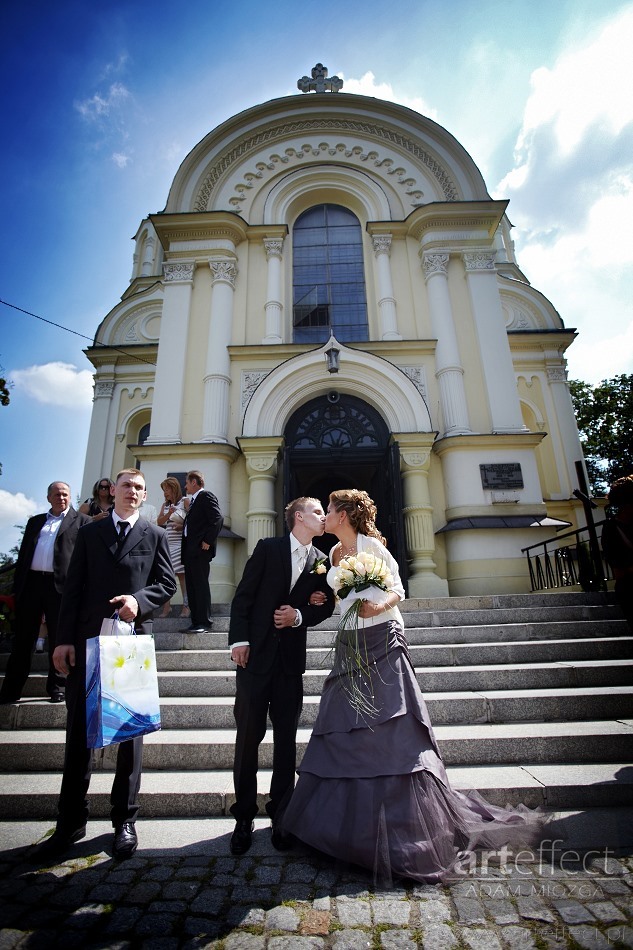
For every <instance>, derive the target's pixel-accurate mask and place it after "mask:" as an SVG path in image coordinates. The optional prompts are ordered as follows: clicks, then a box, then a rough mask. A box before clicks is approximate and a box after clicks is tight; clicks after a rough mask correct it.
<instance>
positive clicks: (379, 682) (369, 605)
mask: <svg viewBox="0 0 633 950" xmlns="http://www.w3.org/2000/svg"><path fill="white" fill-rule="evenodd" d="M375 519H376V506H375V505H374V503H373V501H372V500H371V498H370V497H369V495H368V494H367V493H366V492H364V491H358V490H357V489H350V490H348V489H345V490H342V491H335V492H332V494H331V495H330V503H329V505H328V509H327V515H326V520H325V530H326V532H329V533H331V534H334V535H336V537H337V538H338V539H339V540H338V543H337V544H336V545H335V546H334V547H333V548H332V550H331V552H330V561H331V565H332V566H331V567H330V570H329V571H328V583H329V584H330V586H332V587H334V588H335V589H337V587H339V588H340V583H341V580H340V571H339V570H338V566H339V564H340V562H341V560H343V559H344V558H350V557H352V556H356V555H359V554H362V553H363V552H365V553H366V554H374V555H375V556H376V557H377V558H379V559H382V560H383V561H384V562H385V565H386V568H387V570H388V572H389V573H388V574H387V578H388V580H387V583H388V589H387V590H380V589H379V588H377V587H372V588H371V589H370V590H369V591H367V594H366V596H367V595H369V596H371V598H372V599H371V600H369V599H367V600H363V601H362V605H361V607H360V610H359V612H358V647H357V649H358V650H359V652H360V654H362V657H358V656H357V657H356V659H357V660H361V662H360V664H358V662H357V664H356V666H355V667H354V664H350V662H349V652H347V653H346V650H345V647H344V645H341V642H340V641H341V637H342V636H345V634H343V635H342V634H341V633H339V634H338V637H337V640H338V641H339V642H338V643H337V645H336V648H335V663H334V668H333V669H332V671H331V673H330V674H329V675H328V677H327V679H326V681H325V684H324V687H323V693H322V697H321V702H320V706H319V713H318V716H317V719H316V723H315V725H314V729H313V731H312V736H311V738H310V741H309V743H308V747H307V749H306V753H305V756H304V758H303V761H302V763H301V765H300V767H299V769H298V771H299V781H298V782H297V785H296V787H295V790H294V792H293V795H292V798H291V800H290V802H289V804H288V808H287V810H286V812H285V815H284V818H283V821H282V825H283V831H284V833H285V834H287V835H295V836H296V837H297V838H299V839H300V840H301V841H303V842H305V843H306V844H308V845H311V846H313V847H315V848H317V849H318V850H319V851H323V852H325V853H326V854H329V855H332V856H333V857H335V858H340V859H342V860H344V861H349V862H350V863H353V864H359V865H361V866H363V867H366V868H369V869H370V870H372V871H373V872H374V876H375V878H376V879H377V880H380V881H382V882H388V881H390V880H391V876H392V875H398V876H399V877H403V878H412V879H414V880H418V881H424V882H427V883H434V882H438V881H442V880H445V879H447V878H448V877H450V876H451V872H455V871H457V870H458V869H459V867H460V861H463V860H464V852H466V854H467V855H468V854H470V853H471V850H472V848H474V847H484V848H492V849H495V850H496V849H498V848H500V847H501V846H502V845H504V844H511V845H514V846H525V845H529V844H531V843H533V842H534V841H535V840H536V839H537V838H538V837H539V836H540V831H541V822H540V819H539V818H538V816H535V815H534V814H533V813H531V812H529V811H528V810H527V809H525V808H524V807H523V806H520V807H519V808H518V809H513V808H498V807H496V806H493V805H489V804H488V803H487V802H486V801H484V799H483V798H482V797H481V796H480V795H479V794H478V793H477V792H475V791H470V792H469V793H468V794H467V795H465V794H462V793H461V792H457V791H455V790H454V789H452V788H451V786H450V784H449V781H448V778H447V776H446V771H445V768H444V763H443V762H442V758H441V755H440V751H439V748H438V746H437V742H436V739H435V736H434V734H433V728H432V726H431V721H430V719H429V715H428V712H427V709H426V704H425V702H424V699H423V697H422V693H421V692H420V688H419V686H418V683H417V680H416V675H415V670H414V669H413V665H412V663H411V660H410V657H409V653H408V645H407V641H406V639H405V636H404V630H403V626H404V625H403V620H402V615H401V613H400V610H399V609H398V603H399V602H400V601H402V600H404V596H405V594H404V589H403V586H402V582H401V580H400V573H399V569H398V564H397V562H396V561H395V559H394V558H393V557H392V556H391V554H390V553H389V551H388V550H387V548H386V547H385V539H384V538H383V537H382V535H381V534H380V533H379V531H378V529H377V528H376V523H375ZM341 590H342V588H341ZM348 596H349V595H348ZM355 596H357V597H358V596H359V595H358V594H356V595H355ZM347 607H348V598H346V599H345V600H343V601H342V605H341V612H342V613H343V612H345V611H346V610H347ZM348 640H349V637H348ZM360 694H362V695H360ZM359 695H360V702H359ZM461 873H464V872H463V871H462V872H461Z"/></svg>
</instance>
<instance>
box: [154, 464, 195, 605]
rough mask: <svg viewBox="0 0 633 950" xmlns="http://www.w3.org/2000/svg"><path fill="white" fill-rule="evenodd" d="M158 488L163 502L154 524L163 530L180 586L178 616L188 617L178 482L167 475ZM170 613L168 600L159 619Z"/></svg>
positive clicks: (182, 509)
mask: <svg viewBox="0 0 633 950" xmlns="http://www.w3.org/2000/svg"><path fill="white" fill-rule="evenodd" d="M160 487H161V488H162V489H163V495H164V496H165V502H164V504H163V506H162V508H161V510H160V512H159V514H158V517H157V519H156V523H157V524H158V525H160V526H161V527H163V528H164V529H165V535H166V536H167V544H168V545H169V556H170V557H171V566H172V567H173V569H174V574H175V575H176V577H177V578H178V582H179V584H180V591H181V594H182V603H183V607H182V610H181V612H180V616H181V617H188V616H189V605H188V601H187V585H186V584H185V568H184V565H183V563H182V529H183V526H184V523H185V518H186V517H187V511H186V509H185V506H184V502H183V498H182V490H181V488H180V482H179V481H178V479H177V478H174V476H173V475H169V476H168V477H167V478H166V479H165V480H164V481H163V482H161V483H160ZM170 613H171V600H168V601H167V603H166V604H165V606H164V607H163V610H162V613H161V617H168V616H169V614H170Z"/></svg>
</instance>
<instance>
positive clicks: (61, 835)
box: [33, 825, 86, 861]
mask: <svg viewBox="0 0 633 950" xmlns="http://www.w3.org/2000/svg"><path fill="white" fill-rule="evenodd" d="M85 837H86V826H85V825H82V826H81V827H80V828H75V830H74V831H64V830H63V829H61V828H57V829H56V830H55V831H54V832H53V834H52V835H51V836H50V838H46V839H45V840H44V841H42V843H41V844H38V845H37V847H36V848H35V851H34V852H33V858H34V859H35V860H36V861H52V860H53V859H54V858H60V857H61V856H62V855H63V854H65V853H66V852H67V851H68V850H69V849H70V847H71V845H73V844H74V843H75V842H76V841H81V839H82V838H85Z"/></svg>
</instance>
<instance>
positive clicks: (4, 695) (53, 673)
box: [0, 571, 66, 702]
mask: <svg viewBox="0 0 633 950" xmlns="http://www.w3.org/2000/svg"><path fill="white" fill-rule="evenodd" d="M61 600H62V597H61V594H60V593H59V592H58V591H57V589H56V587H55V582H54V580H53V575H52V574H43V573H42V572H41V571H29V574H28V577H27V579H26V582H25V585H24V588H23V590H22V592H21V594H20V596H19V597H18V598H17V601H16V605H15V636H14V638H13V646H12V648H11V655H10V656H9V659H8V661H7V669H6V672H5V676H4V682H3V684H2V689H0V702H11V701H15V700H18V699H19V698H20V697H21V695H22V690H23V689H24V684H25V683H26V681H27V679H28V675H29V673H30V672H31V656H32V654H33V648H34V647H35V641H36V640H37V636H38V633H39V630H40V624H41V622H42V614H45V615H46V626H47V628H48V677H47V679H46V692H47V693H48V695H49V696H52V695H53V693H59V692H63V689H64V686H65V684H66V677H65V676H62V674H61V673H58V672H57V670H56V669H55V667H54V666H53V659H52V657H53V650H54V649H55V642H56V638H57V618H58V616H59V606H60V604H61Z"/></svg>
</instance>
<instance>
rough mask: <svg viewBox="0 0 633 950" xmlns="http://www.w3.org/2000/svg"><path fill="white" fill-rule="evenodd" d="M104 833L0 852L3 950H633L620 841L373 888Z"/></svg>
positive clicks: (297, 868)
mask: <svg viewBox="0 0 633 950" xmlns="http://www.w3.org/2000/svg"><path fill="white" fill-rule="evenodd" d="M141 830H142V823H141V824H140V825H139V831H141ZM261 835H263V832H262V833H261ZM107 840H108V839H106V838H105V837H104V836H101V837H99V838H97V839H95V840H93V841H92V842H83V843H81V844H80V845H77V846H76V848H75V850H74V852H73V854H72V855H71V856H69V857H68V859H67V860H65V861H64V862H63V863H61V864H59V865H56V866H53V867H41V866H39V865H37V864H36V863H33V862H29V860H28V858H29V856H30V855H32V853H33V852H32V849H30V848H25V847H19V848H14V849H12V850H9V851H5V852H3V853H2V854H0V899H1V901H2V905H1V908H0V950H5V948H13V947H20V948H27V947H28V948H39V947H42V948H46V950H48V948H57V947H63V948H71V947H81V948H84V947H86V948H98V947H102V948H113V950H114V948H116V950H118V948H121V950H124V948H130V950H135V948H143V950H145V948H148V950H150V948H151V950H172V948H173V950H180V948H187V950H188V948H192V950H194V948H196V950H197V948H203V947H208V948H213V950H300V948H301V950H303V948H305V950H312V948H314V950H320V948H323V950H326V948H338V950H360V948H371V950H415V948H422V950H466V948H469V950H502V948H510V950H529V948H537V950H545V948H550V947H551V948H557V950H558V948H563V947H566V948H573V950H577V948H579V947H582V948H598V950H599V948H622V947H633V857H631V856H630V849H629V855H628V856H619V857H615V856H612V855H613V852H612V851H611V852H608V853H606V854H605V852H604V850H603V851H597V850H594V851H593V852H591V853H589V854H585V855H583V854H582V853H577V852H575V851H573V852H572V851H567V852H564V853H563V855H562V857H561V854H560V853H558V854H557V856H556V860H555V861H554V860H552V855H551V854H548V853H547V852H542V853H541V854H540V855H533V859H534V860H532V861H530V862H528V863H517V862H516V861H514V860H512V856H510V859H509V860H506V858H504V857H503V856H502V858H501V859H500V866H499V859H497V866H496V867H492V866H488V865H487V864H486V863H485V862H484V861H482V860H481V858H479V857H478V858H477V862H476V866H474V865H473V866H470V867H467V868H465V869H464V870H465V873H464V874H463V876H461V877H456V879H455V881H454V882H453V883H450V884H446V885H436V886H430V885H421V884H417V885H416V884H415V883H413V882H410V881H409V882H407V881H397V880H396V881H393V882H392V884H391V886H390V887H382V888H380V887H376V886H375V885H374V883H373V881H372V878H371V875H370V874H369V873H365V872H363V871H362V870H359V869H357V868H352V867H351V866H348V865H342V864H340V863H335V862H333V861H330V860H328V859H326V858H325V857H323V856H320V855H318V854H316V853H315V852H308V851H306V850H294V851H292V852H289V853H287V854H283V855H282V854H278V853H276V852H274V851H273V850H272V848H271V847H270V845H269V839H268V840H267V843H266V846H265V848H264V850H263V851H262V847H261V846H260V847H259V851H257V849H253V852H255V853H253V852H249V853H248V854H247V855H244V856H243V857H239V858H234V857H231V856H230V855H227V854H226V843H227V839H226V838H225V839H224V840H223V841H222V842H221V845H222V846H221V849H220V848H217V849H216V850H217V852H218V853H215V854H191V853H188V852H187V851H186V850H185V851H184V852H182V853H178V852H177V851H176V852H174V851H172V850H168V851H167V853H166V854H161V853H160V851H159V850H156V849H152V850H150V851H148V853H147V855H146V854H144V853H143V850H142V848H141V849H140V850H139V852H137V854H136V855H135V856H134V857H133V858H132V859H130V860H128V861H124V862H116V861H113V859H112V858H111V857H110V856H109V854H107V853H106V851H105V850H99V849H100V848H102V847H105V846H106V845H107ZM260 840H261V836H260ZM506 857H507V856H506ZM537 858H538V860H537Z"/></svg>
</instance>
